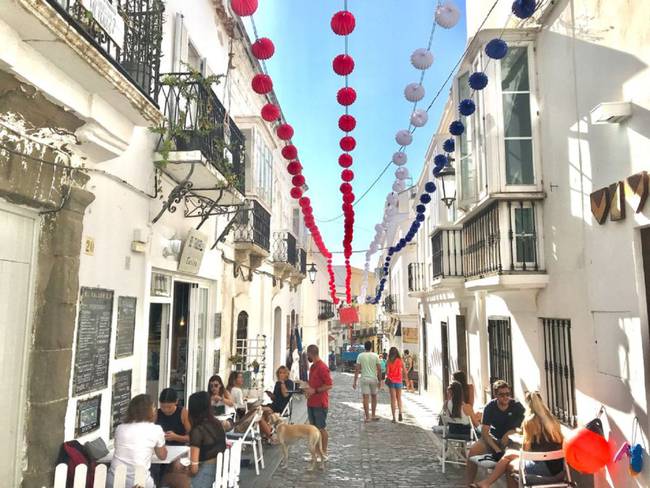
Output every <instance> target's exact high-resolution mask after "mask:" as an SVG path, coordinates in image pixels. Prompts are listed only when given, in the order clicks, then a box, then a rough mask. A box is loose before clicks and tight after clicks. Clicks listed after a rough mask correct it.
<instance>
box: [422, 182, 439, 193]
mask: <svg viewBox="0 0 650 488" xmlns="http://www.w3.org/2000/svg"><path fill="white" fill-rule="evenodd" d="M424 190H425V191H426V192H427V193H433V192H434V191H436V184H435V183H434V182H433V181H427V182H426V184H425V185H424Z"/></svg>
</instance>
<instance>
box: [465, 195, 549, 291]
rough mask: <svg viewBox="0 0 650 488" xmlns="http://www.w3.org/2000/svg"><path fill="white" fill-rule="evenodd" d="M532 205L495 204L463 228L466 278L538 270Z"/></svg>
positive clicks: (535, 222)
mask: <svg viewBox="0 0 650 488" xmlns="http://www.w3.org/2000/svg"><path fill="white" fill-rule="evenodd" d="M535 203H536V202H535V201H532V200H528V201H526V200H516V201H515V200H507V201H496V202H494V203H492V204H490V205H489V206H488V207H487V208H485V209H484V210H482V211H481V212H480V213H478V214H477V215H476V216H474V217H473V218H472V219H471V220H469V221H468V222H467V223H466V224H465V225H464V226H463V231H462V232H463V250H462V261H463V269H464V274H465V277H466V279H476V278H483V277H485V276H489V275H501V274H508V273H537V272H540V271H541V269H542V267H541V266H540V261H539V241H538V237H537V215H536V211H537V207H536V204H535Z"/></svg>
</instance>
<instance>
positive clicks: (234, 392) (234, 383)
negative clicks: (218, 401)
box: [226, 371, 246, 419]
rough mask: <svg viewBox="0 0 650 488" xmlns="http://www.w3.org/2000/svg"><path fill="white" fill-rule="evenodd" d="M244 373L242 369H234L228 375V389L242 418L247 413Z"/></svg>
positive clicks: (239, 416)
mask: <svg viewBox="0 0 650 488" xmlns="http://www.w3.org/2000/svg"><path fill="white" fill-rule="evenodd" d="M243 386H244V373H242V372H241V371H233V372H232V373H230V376H229V377H228V386H227V388H226V390H228V393H230V398H231V399H232V401H233V404H234V406H235V410H236V411H237V418H238V419H240V418H242V417H243V416H244V414H246V402H245V401H244V392H243V390H242V388H243Z"/></svg>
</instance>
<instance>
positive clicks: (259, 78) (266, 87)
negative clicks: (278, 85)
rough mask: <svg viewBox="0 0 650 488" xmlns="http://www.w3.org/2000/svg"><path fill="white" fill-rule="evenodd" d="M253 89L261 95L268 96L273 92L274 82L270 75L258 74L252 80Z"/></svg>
mask: <svg viewBox="0 0 650 488" xmlns="http://www.w3.org/2000/svg"><path fill="white" fill-rule="evenodd" d="M251 88H252V89H253V91H254V92H255V93H258V94H259V95H266V94H267V93H269V92H271V91H272V90H273V80H272V79H271V77H270V76H269V75H265V74H263V73H259V74H256V75H255V76H253V79H252V80H251Z"/></svg>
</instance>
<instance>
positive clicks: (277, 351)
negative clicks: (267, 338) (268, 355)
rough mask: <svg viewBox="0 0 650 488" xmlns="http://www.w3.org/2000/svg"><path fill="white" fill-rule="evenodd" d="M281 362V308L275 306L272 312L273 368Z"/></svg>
mask: <svg viewBox="0 0 650 488" xmlns="http://www.w3.org/2000/svg"><path fill="white" fill-rule="evenodd" d="M282 363H283V361H282V309H281V308H280V307H275V312H274V313H273V366H274V368H273V369H274V370H275V369H277V368H278V367H280V365H281V364H282Z"/></svg>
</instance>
